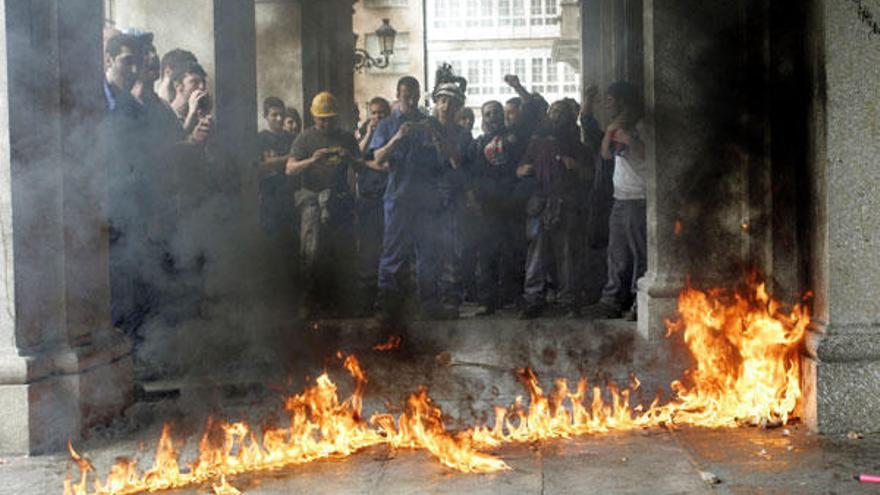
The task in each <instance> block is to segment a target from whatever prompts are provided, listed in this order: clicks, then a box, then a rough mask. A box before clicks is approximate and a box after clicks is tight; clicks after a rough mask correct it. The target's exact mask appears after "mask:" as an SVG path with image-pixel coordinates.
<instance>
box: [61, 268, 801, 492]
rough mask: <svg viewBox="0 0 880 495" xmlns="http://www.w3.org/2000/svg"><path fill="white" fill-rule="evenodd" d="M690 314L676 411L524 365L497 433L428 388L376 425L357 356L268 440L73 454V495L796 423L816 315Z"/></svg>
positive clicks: (745, 307)
mask: <svg viewBox="0 0 880 495" xmlns="http://www.w3.org/2000/svg"><path fill="white" fill-rule="evenodd" d="M678 313H679V319H678V320H677V321H674V322H669V323H668V324H667V328H668V334H667V337H671V336H673V335H675V336H680V337H681V338H682V339H683V341H684V343H685V344H686V346H687V348H688V350H689V351H690V353H691V355H692V357H693V359H694V362H695V365H694V367H693V368H692V369H690V370H688V371H687V372H686V373H685V376H684V377H682V379H681V380H675V381H674V382H672V384H671V389H672V397H673V398H672V399H671V400H670V401H669V402H667V403H665V404H661V403H660V401H659V399H654V401H653V402H652V403H651V404H650V405H648V406H647V407H645V406H644V405H641V404H639V405H635V406H632V405H631V404H630V397H631V394H632V392H633V391H634V390H636V389H637V388H638V386H639V382H638V379H637V378H634V379H633V382H634V384H633V386H632V387H630V388H624V389H620V388H618V387H617V386H615V385H613V384H612V385H608V386H607V387H604V388H603V387H601V386H597V385H592V386H590V385H589V384H588V383H587V381H586V380H585V379H583V378H582V379H581V380H580V381H579V382H578V383H577V385H576V386H575V387H573V388H571V387H569V385H568V382H567V381H566V380H565V379H557V380H556V381H555V382H554V385H553V388H552V389H550V391H549V392H545V391H544V388H543V387H542V386H541V384H540V382H539V380H538V377H537V376H536V375H535V373H534V372H533V371H532V370H530V369H528V368H522V369H519V370H517V377H518V379H519V381H520V382H521V383H522V384H523V386H524V387H525V390H526V392H527V393H528V403H526V402H525V400H524V399H523V398H522V397H518V398H517V399H516V401H515V402H514V403H513V404H512V405H511V406H509V407H495V408H494V410H495V418H494V424H492V425H491V426H490V425H478V426H475V427H472V428H469V429H466V430H463V431H460V432H458V433H454V432H451V431H449V430H447V429H446V427H445V425H444V422H443V411H441V410H440V408H439V407H438V406H437V405H436V404H435V403H434V402H433V401H432V400H431V398H430V397H429V396H428V391H427V389H425V388H424V387H419V388H418V391H417V392H415V393H413V394H412V395H410V397H409V398H408V399H407V401H406V403H405V405H404V408H403V412H402V413H400V414H399V415H397V416H395V415H394V414H392V413H390V412H385V413H375V414H373V415H372V416H371V417H370V419H369V420H366V419H365V418H364V416H362V414H361V410H362V406H363V396H364V392H365V389H366V384H367V378H366V375H365V374H364V372H363V370H362V369H361V367H360V363H359V362H358V360H357V359H356V358H355V357H354V356H353V355H348V356H344V355H339V357H340V359H341V360H342V366H343V367H344V368H345V369H346V370H347V371H348V373H349V374H350V375H351V376H352V378H353V380H354V382H355V386H354V392H352V394H351V396H350V397H348V398H346V399H345V400H340V398H339V395H338V393H337V386H336V384H335V383H334V382H333V381H332V380H331V379H330V378H329V376H328V375H327V373H323V374H322V375H320V376H319V377H318V378H317V379H316V381H315V385H313V386H311V387H308V388H306V389H305V390H304V391H303V392H302V393H301V394H298V395H293V396H290V397H287V398H286V399H285V402H284V404H285V407H284V409H285V413H286V414H287V416H288V420H289V421H288V422H287V423H285V425H283V426H276V427H272V428H268V427H267V428H264V429H263V431H262V433H260V432H259V431H258V430H256V429H254V428H252V427H251V426H250V425H249V424H248V423H246V422H243V421H242V422H236V423H228V422H225V421H221V422H213V421H209V422H208V424H207V426H206V427H205V432H204V434H203V436H202V439H201V441H200V442H199V449H198V456H197V458H196V459H195V460H193V461H192V462H190V463H189V464H187V465H186V466H187V467H186V468H181V461H180V458H179V449H178V448H176V447H175V442H174V441H173V440H172V437H171V428H170V426H168V425H166V426H165V428H163V431H162V436H161V438H160V440H159V442H158V444H157V447H156V456H155V460H154V463H153V467H152V468H150V469H148V470H146V471H143V472H142V471H141V470H140V469H139V468H138V466H137V460H132V459H128V458H120V459H118V460H117V462H116V464H114V465H113V467H112V468H111V469H110V473H109V474H108V475H107V477H106V480H105V481H101V480H100V479H96V478H95V476H94V475H92V474H90V473H93V472H94V471H95V468H94V466H93V465H92V463H91V462H90V461H89V460H88V459H86V458H85V457H83V456H81V455H80V454H78V453H77V452H76V451H75V450H74V449H73V446H70V455H71V459H72V460H73V462H74V463H75V464H76V465H77V466H78V467H79V470H80V477H79V480H77V481H74V480H73V478H72V476H71V475H70V473H69V475H68V478H67V480H65V483H64V493H65V494H66V495H96V494H100V495H105V494H115V495H128V494H135V493H142V492H155V491H162V490H169V489H174V488H182V487H185V486H197V485H204V484H207V483H211V486H212V487H213V488H214V489H215V492H216V493H236V491H237V489H235V488H234V487H232V486H231V485H229V483H228V482H227V481H226V479H227V478H228V477H234V476H236V475H239V474H243V473H248V472H251V473H252V472H263V471H268V470H273V469H278V468H282V467H285V466H290V465H295V464H303V463H309V462H314V461H318V460H321V459H327V458H341V457H348V456H350V455H353V454H355V453H356V452H358V451H360V450H363V449H364V448H366V447H369V446H375V445H386V446H388V447H389V448H392V449H424V450H426V451H428V453H429V454H431V455H432V456H433V457H435V458H436V459H437V460H438V461H440V462H441V463H442V464H444V465H445V466H447V467H449V468H452V469H454V470H458V471H462V472H470V473H492V472H498V471H503V470H507V469H510V467H509V466H508V465H507V463H505V462H504V460H502V459H501V458H499V457H498V456H497V455H496V454H493V453H489V452H487V451H491V450H492V449H496V448H498V447H501V446H503V445H505V444H510V443H520V442H535V441H543V440H549V439H558V438H571V437H573V436H578V435H589V434H601V433H605V432H609V431H630V430H634V429H644V428H653V427H661V426H672V425H694V426H702V427H714V428H732V427H736V426H740V425H745V424H748V425H760V426H770V425H782V424H786V423H787V422H788V421H789V420H790V419H791V417H792V414H793V412H794V411H795V407H796V405H797V402H798V400H799V399H800V397H801V393H802V390H801V385H800V378H801V370H800V359H799V348H800V345H801V342H802V340H803V337H804V334H805V332H806V329H807V327H808V326H809V323H810V318H809V312H808V310H807V309H806V307H804V306H802V305H795V306H794V307H792V308H790V309H788V310H787V309H785V308H784V307H783V306H782V305H781V304H780V303H779V302H777V301H776V300H774V299H771V298H770V297H769V295H768V294H767V292H766V288H765V286H764V284H752V285H751V286H750V287H749V289H748V290H747V291H743V292H735V291H728V290H724V289H712V290H708V291H701V290H697V289H693V288H687V289H685V290H684V291H682V293H681V294H680V296H679V299H678ZM177 445H178V447H179V445H180V442H178V443H177ZM218 481H219V484H218V483H217V482H218ZM90 482H91V483H90ZM92 487H93V488H92Z"/></svg>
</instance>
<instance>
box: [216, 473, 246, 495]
mask: <svg viewBox="0 0 880 495" xmlns="http://www.w3.org/2000/svg"><path fill="white" fill-rule="evenodd" d="M212 488H213V489H214V495H241V491H239V490H238V488H236V487H234V486H232V485H230V484H229V482H227V481H226V475H225V474H224V475H221V476H220V484H219V485H218V484H216V483H214V484H213V485H212Z"/></svg>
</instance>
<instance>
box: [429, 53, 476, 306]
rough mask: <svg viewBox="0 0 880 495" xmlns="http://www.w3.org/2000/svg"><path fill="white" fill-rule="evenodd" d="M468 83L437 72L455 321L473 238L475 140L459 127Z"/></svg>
mask: <svg viewBox="0 0 880 495" xmlns="http://www.w3.org/2000/svg"><path fill="white" fill-rule="evenodd" d="M466 89H467V80H465V79H464V78H463V77H459V76H456V75H455V74H454V73H453V72H452V67H451V66H450V65H448V64H443V65H442V66H441V67H440V68H439V69H438V70H437V76H436V80H435V86H434V91H433V93H432V95H431V96H432V99H433V100H434V116H433V117H432V118H431V122H432V124H433V129H434V130H435V132H434V136H433V139H434V142H435V146H436V147H437V158H438V160H439V161H440V162H441V163H440V168H441V170H442V171H443V173H442V176H441V179H440V182H439V191H440V198H441V202H442V207H443V216H442V217H441V230H440V232H441V239H442V241H443V242H444V244H443V246H442V247H441V251H440V252H441V255H442V259H443V274H442V276H441V277H440V290H441V296H442V302H443V311H444V312H445V313H446V314H445V316H447V317H449V318H455V317H457V316H458V308H459V306H460V305H461V302H462V299H463V296H464V291H463V280H464V278H465V276H464V273H463V268H464V262H463V258H464V254H465V250H466V247H467V245H468V244H470V239H468V238H467V236H468V235H469V232H468V230H467V229H466V228H465V227H466V225H465V220H466V214H467V208H466V196H465V191H466V190H468V189H470V187H469V186H470V183H471V180H470V174H469V171H468V170H467V163H466V160H465V157H466V156H467V149H468V146H470V144H471V141H473V136H472V135H471V131H470V129H465V128H464V127H462V126H460V125H459V124H458V118H457V117H458V113H459V111H460V110H461V109H462V107H463V106H464V102H465V91H466Z"/></svg>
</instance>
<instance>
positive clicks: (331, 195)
mask: <svg viewBox="0 0 880 495" xmlns="http://www.w3.org/2000/svg"><path fill="white" fill-rule="evenodd" d="M294 198H295V202H296V208H297V209H301V208H307V207H312V208H314V207H317V208H318V209H319V210H320V212H321V224H322V225H339V224H344V223H346V222H348V221H350V220H351V219H352V218H353V214H354V197H353V196H352V195H351V194H349V193H348V192H340V191H337V190H335V189H323V190H321V191H319V192H315V191H312V190H310V189H306V188H304V187H302V188H300V189H298V190H297V191H296V194H295V196H294Z"/></svg>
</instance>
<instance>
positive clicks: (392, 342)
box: [373, 335, 403, 351]
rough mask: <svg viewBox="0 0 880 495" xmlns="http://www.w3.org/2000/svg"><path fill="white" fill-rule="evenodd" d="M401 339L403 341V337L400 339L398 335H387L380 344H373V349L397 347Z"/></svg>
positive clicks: (392, 348) (380, 349)
mask: <svg viewBox="0 0 880 495" xmlns="http://www.w3.org/2000/svg"><path fill="white" fill-rule="evenodd" d="M402 341H403V339H401V338H400V336H399V335H390V336H389V337H388V340H387V341H385V342H383V343H381V344H376V345H374V346H373V350H374V351H393V350H394V349H397V348H398V347H400V343H401V342H402Z"/></svg>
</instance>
